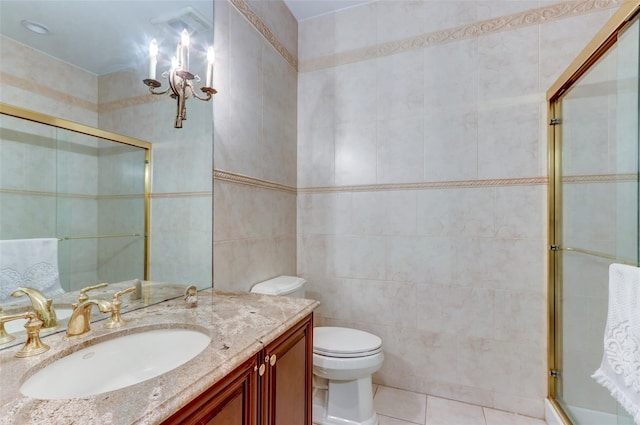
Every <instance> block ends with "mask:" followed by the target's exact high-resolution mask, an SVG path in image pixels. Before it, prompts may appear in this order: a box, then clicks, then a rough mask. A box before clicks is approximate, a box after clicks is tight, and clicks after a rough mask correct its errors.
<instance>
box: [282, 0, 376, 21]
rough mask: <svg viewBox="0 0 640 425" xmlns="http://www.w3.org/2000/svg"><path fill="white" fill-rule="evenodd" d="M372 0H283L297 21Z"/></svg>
mask: <svg viewBox="0 0 640 425" xmlns="http://www.w3.org/2000/svg"><path fill="white" fill-rule="evenodd" d="M370 1H372V0H284V2H285V3H286V5H287V7H288V8H289V10H290V11H291V13H293V16H295V17H296V19H297V20H298V21H303V20H305V19H309V18H313V17H316V16H320V15H324V14H327V13H331V12H335V11H337V10H341V9H346V8H348V7H352V6H356V5H358V4H362V3H369V2H370Z"/></svg>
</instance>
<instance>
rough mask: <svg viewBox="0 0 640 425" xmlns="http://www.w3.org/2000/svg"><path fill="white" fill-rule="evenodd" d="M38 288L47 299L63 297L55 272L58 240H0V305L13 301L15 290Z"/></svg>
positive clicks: (57, 274) (56, 272)
mask: <svg viewBox="0 0 640 425" xmlns="http://www.w3.org/2000/svg"><path fill="white" fill-rule="evenodd" d="M21 286H27V287H29V288H33V289H37V290H38V291H40V292H42V293H43V294H44V295H46V296H47V297H51V296H54V295H58V294H62V293H63V292H64V291H63V290H62V287H61V286H60V274H59V273H58V240H57V239H54V238H47V239H13V240H4V241H0V304H5V303H10V302H14V301H16V299H15V298H13V297H12V296H11V293H12V292H13V291H14V290H15V289H16V288H18V287H21Z"/></svg>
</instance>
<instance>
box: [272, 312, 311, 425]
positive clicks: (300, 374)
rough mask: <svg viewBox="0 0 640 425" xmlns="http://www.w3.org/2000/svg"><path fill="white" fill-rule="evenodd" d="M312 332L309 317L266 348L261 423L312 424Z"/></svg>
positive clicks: (277, 424)
mask: <svg viewBox="0 0 640 425" xmlns="http://www.w3.org/2000/svg"><path fill="white" fill-rule="evenodd" d="M312 332H313V321H312V318H311V316H309V317H308V318H307V319H305V320H303V321H302V322H300V323H298V324H297V325H296V326H294V327H292V328H291V329H289V330H288V331H287V332H285V333H284V334H283V335H282V336H280V337H279V338H277V339H276V340H275V341H273V342H272V343H271V344H269V345H268V346H267V347H266V348H265V350H264V361H265V362H266V364H268V366H267V367H266V373H265V374H264V375H263V376H262V377H261V381H262V382H261V389H262V397H261V407H262V408H261V418H262V422H261V423H260V425H294V424H295V425H298V424H300V425H311V406H312V374H313V340H312Z"/></svg>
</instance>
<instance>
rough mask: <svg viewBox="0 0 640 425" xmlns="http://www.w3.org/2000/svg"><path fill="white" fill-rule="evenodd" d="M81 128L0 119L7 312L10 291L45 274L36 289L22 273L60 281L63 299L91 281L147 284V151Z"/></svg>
mask: <svg viewBox="0 0 640 425" xmlns="http://www.w3.org/2000/svg"><path fill="white" fill-rule="evenodd" d="M4 109H7V110H10V111H13V112H15V111H16V109H15V108H8V107H5V108H4ZM3 112H4V110H3ZM18 112H21V111H18ZM23 116H27V117H31V118H34V119H37V116H36V115H35V114H27V113H26V112H25V113H24V115H23ZM58 122H59V123H61V121H60V120H58ZM76 127H79V126H76ZM81 129H82V130H83V131H84V133H80V132H76V131H71V130H68V129H64V128H60V127H53V126H48V125H46V124H41V123H38V122H36V121H32V120H27V119H23V118H20V117H15V116H9V115H4V114H3V115H0V151H1V152H2V158H1V159H0V167H1V169H2V170H3V171H8V172H5V173H2V178H1V179H0V200H1V201H2V202H1V203H2V215H1V217H0V248H1V249H0V254H2V259H0V265H1V266H2V267H1V270H2V280H0V294H1V295H0V304H6V302H7V300H8V298H7V297H8V296H9V294H10V292H11V288H12V287H18V286H23V284H24V285H27V286H30V287H33V288H35V289H39V290H45V289H47V288H48V281H47V279H48V276H47V275H46V274H44V273H39V274H40V275H42V276H41V279H42V282H40V281H34V279H33V278H30V282H28V283H27V282H25V279H27V277H26V275H25V274H24V273H27V272H28V273H30V274H31V275H33V272H34V269H33V267H34V266H35V265H37V264H41V263H45V264H48V265H49V267H50V268H51V270H52V272H53V273H52V274H57V275H58V276H59V281H58V285H57V286H58V287H60V288H61V289H62V290H64V291H65V292H69V291H74V290H80V289H82V288H83V287H85V286H87V285H88V284H94V283H97V282H119V281H123V280H129V279H135V278H137V279H147V264H146V259H147V251H148V249H147V244H146V242H145V236H146V234H147V229H146V225H147V223H148V221H149V220H148V211H147V204H148V203H147V199H148V184H147V181H146V176H147V169H148V167H150V164H149V159H150V152H149V150H150V147H151V145H150V144H149V143H147V142H143V141H138V140H134V139H132V138H123V137H120V136H118V135H116V134H110V135H109V136H110V138H111V139H113V140H109V139H106V138H103V137H94V136H92V135H89V134H87V133H89V132H91V131H92V129H91V128H88V127H87V128H81ZM105 134H106V133H105ZM125 140H126V141H127V142H128V143H123V141H125ZM47 238H51V241H48V239H47ZM56 258H57V261H56ZM11 259H13V260H11ZM11 263H17V264H11ZM11 266H16V267H11ZM17 266H20V267H17ZM9 270H12V271H13V272H14V273H13V275H12V276H13V279H11V276H10V275H9ZM11 280H13V282H14V284H13V285H12V282H11Z"/></svg>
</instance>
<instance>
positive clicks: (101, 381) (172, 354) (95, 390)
mask: <svg viewBox="0 0 640 425" xmlns="http://www.w3.org/2000/svg"><path fill="white" fill-rule="evenodd" d="M210 341H211V338H210V337H209V336H207V335H205V334H204V333H202V332H199V331H197V330H192V329H184V328H179V329H164V328H163V329H153V330H147V331H144V332H138V333H134V334H128V335H123V336H119V337H116V338H113V339H108V340H105V341H102V342H99V343H97V344H95V345H92V346H90V347H86V348H83V349H80V350H78V351H74V352H73V353H71V354H69V355H67V356H65V357H63V358H61V359H59V360H56V361H55V362H53V363H51V364H49V365H48V366H46V367H44V368H43V369H41V370H39V371H38V372H36V373H35V374H34V375H32V376H31V377H30V378H29V379H27V380H26V381H25V382H24V384H22V386H21V387H20V392H21V393H22V394H23V395H26V396H28V397H32V398H37V399H45V400H59V399H66V398H73V397H88V396H91V395H96V394H101V393H104V392H107V391H113V390H117V389H120V388H125V387H128V386H130V385H135V384H138V383H140V382H143V381H146V380H147V379H151V378H153V377H156V376H159V375H162V374H163V373H166V372H168V371H170V370H172V369H175V368H176V367H178V366H180V365H182V364H184V363H186V362H187V361H189V360H191V359H192V358H194V357H195V356H197V355H198V354H199V353H201V352H202V351H203V350H204V349H205V348H206V347H207V346H208V345H209V342H210ZM60 383H64V385H60Z"/></svg>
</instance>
